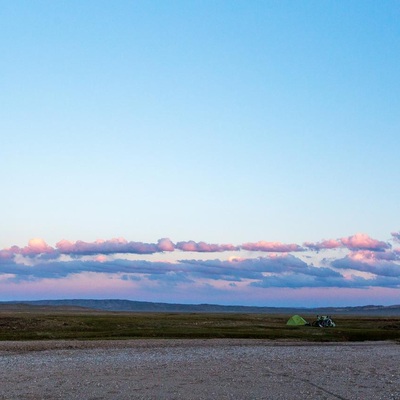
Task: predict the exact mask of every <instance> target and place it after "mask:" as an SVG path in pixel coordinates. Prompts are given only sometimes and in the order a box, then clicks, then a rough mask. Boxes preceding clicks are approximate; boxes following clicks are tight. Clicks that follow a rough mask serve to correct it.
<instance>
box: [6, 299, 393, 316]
mask: <svg viewBox="0 0 400 400" xmlns="http://www.w3.org/2000/svg"><path fill="white" fill-rule="evenodd" d="M0 304H27V305H32V306H35V305H36V306H53V307H57V306H73V307H84V308H89V309H94V310H103V311H116V312H117V311H125V312H170V313H175V312H177V313H257V314H300V313H302V314H328V315H331V314H333V315H335V314H336V315H337V314H344V315H346V314H349V315H376V316H400V304H398V305H392V306H381V305H366V306H356V307H317V308H306V307H303V308H301V307H257V306H236V305H235V306H223V305H217V304H173V303H153V302H146V301H133V300H115V299H105V300H90V299H88V300H86V299H72V300H66V299H65V300H34V301H7V302H0Z"/></svg>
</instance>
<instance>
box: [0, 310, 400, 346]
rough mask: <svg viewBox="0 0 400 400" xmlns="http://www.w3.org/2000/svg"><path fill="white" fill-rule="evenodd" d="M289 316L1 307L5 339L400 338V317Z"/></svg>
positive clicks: (0, 329) (1, 331)
mask: <svg viewBox="0 0 400 400" xmlns="http://www.w3.org/2000/svg"><path fill="white" fill-rule="evenodd" d="M288 318H289V316H288V315H270V314H203V313H190V314H189V313H113V312H99V311H91V310H85V309H74V308H67V309H65V308H56V309H55V308H49V307H41V308H40V309H35V310H32V309H29V310H28V309H26V308H20V309H8V310H2V311H0V340H46V339H78V340H83V339H86V340H87V339H89V340H96V339H132V338H254V339H290V340H305V341H313V342H326V341H333V342H339V341H364V340H396V341H399V342H400V317H365V316H362V317H361V316H360V317H355V316H351V317H349V316H346V317H344V316H337V317H335V316H333V318H334V320H335V322H336V324H337V326H336V328H314V327H308V326H301V327H292V326H287V325H286V321H287V319H288ZM305 318H306V319H308V320H310V321H311V320H312V319H313V317H310V316H305Z"/></svg>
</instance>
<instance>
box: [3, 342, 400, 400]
mask: <svg viewBox="0 0 400 400" xmlns="http://www.w3.org/2000/svg"><path fill="white" fill-rule="evenodd" d="M306 398H308V399H347V400H350V399H360V400H368V399H371V400H372V399H373V400H378V399H385V400H387V399H398V400H400V346H399V345H398V344H395V343H390V342H378V343H377V342H374V343H371V342H370V343H365V342H364V343H352V344H349V343H341V344H333V343H329V344H311V343H298V342H297V343H296V342H277V341H273V342H272V341H262V340H230V339H222V340H214V339H212V340H129V341H94V342H84V341H83V342H81V341H50V342H0V399H1V400H5V399H7V400H8V399H23V400H25V399H27V400H29V399H79V400H82V399H88V400H95V399H96V400H100V399H121V400H124V399H185V400H190V399H218V400H220V399H221V400H222V399H241V400H245V399H252V400H255V399H272V400H273V399H285V400H288V399H306Z"/></svg>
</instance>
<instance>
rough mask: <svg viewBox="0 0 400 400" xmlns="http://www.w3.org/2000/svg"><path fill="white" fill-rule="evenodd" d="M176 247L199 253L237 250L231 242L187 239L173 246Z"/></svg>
mask: <svg viewBox="0 0 400 400" xmlns="http://www.w3.org/2000/svg"><path fill="white" fill-rule="evenodd" d="M175 248H176V249H178V250H182V251H193V252H199V253H215V252H224V251H235V250H238V249H239V248H238V246H234V245H232V244H209V243H205V242H198V243H196V242H194V241H193V240H189V241H188V242H178V243H177V244H176V246H175Z"/></svg>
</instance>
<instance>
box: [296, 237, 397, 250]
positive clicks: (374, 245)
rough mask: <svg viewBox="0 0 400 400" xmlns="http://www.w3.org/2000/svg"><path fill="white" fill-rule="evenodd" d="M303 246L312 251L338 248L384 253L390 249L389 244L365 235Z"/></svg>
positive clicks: (306, 243)
mask: <svg viewBox="0 0 400 400" xmlns="http://www.w3.org/2000/svg"><path fill="white" fill-rule="evenodd" d="M303 246H304V247H307V248H308V249H310V250H314V251H319V250H326V249H336V248H340V247H343V248H347V249H349V250H371V251H384V250H386V249H390V244H389V243H386V242H382V241H379V240H375V239H372V238H371V237H369V236H368V235H366V234H365V233H356V234H355V235H353V236H349V237H345V238H340V239H330V240H323V241H321V242H317V243H312V242H305V243H304V244H303Z"/></svg>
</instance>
